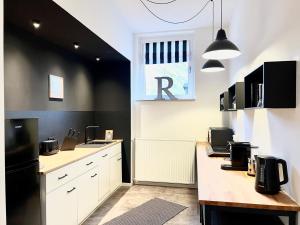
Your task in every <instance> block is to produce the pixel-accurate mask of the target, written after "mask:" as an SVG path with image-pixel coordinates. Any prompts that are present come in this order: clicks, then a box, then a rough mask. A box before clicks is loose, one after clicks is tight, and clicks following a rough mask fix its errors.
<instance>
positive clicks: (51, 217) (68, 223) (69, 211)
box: [45, 181, 78, 225]
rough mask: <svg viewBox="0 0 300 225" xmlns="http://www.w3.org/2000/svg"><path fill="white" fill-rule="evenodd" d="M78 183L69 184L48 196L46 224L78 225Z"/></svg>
mask: <svg viewBox="0 0 300 225" xmlns="http://www.w3.org/2000/svg"><path fill="white" fill-rule="evenodd" d="M77 194H78V186H77V182H76V181H73V182H69V183H68V184H65V185H63V186H61V187H60V188H59V189H56V190H55V191H53V192H51V193H49V194H47V197H46V218H45V219H46V224H47V225H77V224H78V221H77Z"/></svg>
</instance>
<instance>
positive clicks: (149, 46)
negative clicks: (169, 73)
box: [144, 40, 190, 64]
mask: <svg viewBox="0 0 300 225" xmlns="http://www.w3.org/2000/svg"><path fill="white" fill-rule="evenodd" d="M144 52H145V64H164V63H179V62H188V61H189V55H190V46H189V41H188V40H182V41H166V42H152V43H145V49H144Z"/></svg>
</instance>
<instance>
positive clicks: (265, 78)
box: [244, 61, 296, 108]
mask: <svg viewBox="0 0 300 225" xmlns="http://www.w3.org/2000/svg"><path fill="white" fill-rule="evenodd" d="M244 81H245V82H244V83H245V84H244V85H245V108H296V61H278V62H265V63H264V64H263V65H261V66H260V67H258V68H257V69H256V70H254V71H253V72H252V73H250V74H249V75H247V76H246V77H245V79H244Z"/></svg>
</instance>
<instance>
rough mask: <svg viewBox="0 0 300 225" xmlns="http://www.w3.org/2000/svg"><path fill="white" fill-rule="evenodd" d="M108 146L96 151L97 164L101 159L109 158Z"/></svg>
mask: <svg viewBox="0 0 300 225" xmlns="http://www.w3.org/2000/svg"><path fill="white" fill-rule="evenodd" d="M110 155H111V153H110V148H107V149H104V150H103V151H100V152H98V153H97V156H96V157H97V160H98V164H99V163H101V161H102V160H105V159H109V158H110Z"/></svg>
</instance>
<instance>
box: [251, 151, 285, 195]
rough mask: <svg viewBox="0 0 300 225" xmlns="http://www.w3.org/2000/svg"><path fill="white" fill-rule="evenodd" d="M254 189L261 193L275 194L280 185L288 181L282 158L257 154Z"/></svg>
mask: <svg viewBox="0 0 300 225" xmlns="http://www.w3.org/2000/svg"><path fill="white" fill-rule="evenodd" d="M256 165H257V170H256V180H255V190H256V191H257V192H259V193H263V194H277V193H278V192H279V191H280V185H283V184H286V183H287V182H288V181H289V178H288V171H287V164H286V161H285V160H283V159H278V158H275V157H272V156H257V159H256ZM279 165H282V167H281V168H282V174H283V180H282V181H280V175H279V174H280V173H279Z"/></svg>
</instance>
